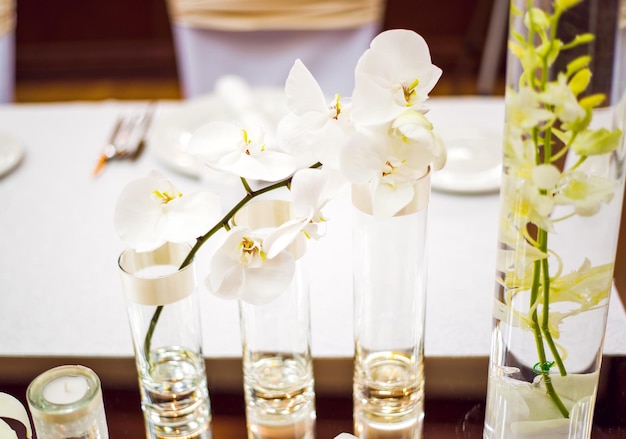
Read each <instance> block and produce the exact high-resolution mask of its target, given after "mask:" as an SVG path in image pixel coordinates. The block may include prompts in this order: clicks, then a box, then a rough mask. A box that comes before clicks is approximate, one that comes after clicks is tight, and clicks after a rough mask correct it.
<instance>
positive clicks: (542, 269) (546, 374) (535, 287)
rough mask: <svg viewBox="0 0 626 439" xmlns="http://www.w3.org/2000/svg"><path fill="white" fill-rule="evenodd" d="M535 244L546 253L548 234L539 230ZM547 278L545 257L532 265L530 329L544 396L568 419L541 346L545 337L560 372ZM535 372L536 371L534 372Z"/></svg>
mask: <svg viewBox="0 0 626 439" xmlns="http://www.w3.org/2000/svg"><path fill="white" fill-rule="evenodd" d="M537 243H538V244H539V248H540V249H541V250H542V251H544V252H546V251H547V248H548V232H546V231H545V230H543V229H541V228H539V230H538V232H537ZM542 274H543V276H542ZM549 277H550V274H549V272H548V260H547V257H546V258H544V259H542V260H538V261H535V262H534V263H533V282H532V286H531V290H530V306H531V309H532V310H533V311H532V314H531V328H532V331H533V334H534V336H535V345H536V347H537V357H538V359H539V363H538V365H539V369H540V372H538V373H541V375H542V377H543V382H544V385H545V386H546V394H547V395H548V397H549V398H550V399H551V400H552V402H553V403H554V405H556V407H557V409H558V410H559V412H561V415H563V417H564V418H569V411H568V410H567V408H566V407H565V405H563V401H561V398H560V397H559V395H558V393H557V392H556V390H555V388H554V386H553V385H552V378H551V377H550V367H551V364H549V363H548V360H547V357H546V350H545V347H544V345H543V340H544V337H545V339H546V343H547V344H548V346H550V349H551V352H552V354H553V355H554V358H555V362H556V363H557V364H560V366H559V369H560V370H561V367H563V363H562V361H561V357H560V355H559V353H558V351H557V350H556V347H555V346H554V341H553V340H552V334H550V331H549V329H548V321H549V320H548V317H549V314H550V302H549V300H550V283H549ZM542 280H543V285H542ZM546 280H547V281H546ZM540 287H542V288H541V289H542V293H543V309H542V314H543V318H542V323H543V325H544V326H545V331H544V330H542V327H541V326H540V325H539V317H538V313H537V308H538V307H537V306H536V305H537V301H538V300H539V290H540ZM552 347H554V349H552ZM535 372H537V371H536V370H535ZM561 374H562V375H564V374H565V368H563V369H562V370H561Z"/></svg>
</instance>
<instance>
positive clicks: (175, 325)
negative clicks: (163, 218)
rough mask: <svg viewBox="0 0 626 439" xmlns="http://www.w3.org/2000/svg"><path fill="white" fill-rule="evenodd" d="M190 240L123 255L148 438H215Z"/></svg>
mask: <svg viewBox="0 0 626 439" xmlns="http://www.w3.org/2000/svg"><path fill="white" fill-rule="evenodd" d="M188 253H189V246H188V245H185V244H173V243H167V244H165V245H163V246H162V247H160V248H158V249H156V250H154V251H149V252H136V251H134V250H127V251H125V252H123V253H122V255H121V256H120V258H119V267H120V272H121V277H122V286H123V292H124V297H125V299H126V306H127V311H128V320H129V323H130V329H131V334H132V338H133V344H134V349H135V360H136V365H137V373H138V378H139V389H140V392H141V407H142V411H143V414H144V419H145V423H146V434H147V437H148V438H151V439H153V438H159V439H160V438H196V439H210V438H211V437H212V433H211V404H210V400H209V393H208V389H207V380H206V371H205V363H204V356H203V354H202V331H201V327H200V314H199V306H198V295H197V281H196V273H195V265H194V263H193V262H192V263H191V264H189V265H187V266H186V267H184V268H182V269H179V267H180V265H181V264H182V262H183V260H184V259H185V257H186V256H187V254H188Z"/></svg>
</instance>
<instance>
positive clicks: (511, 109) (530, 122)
mask: <svg viewBox="0 0 626 439" xmlns="http://www.w3.org/2000/svg"><path fill="white" fill-rule="evenodd" d="M505 99H506V108H507V112H508V113H507V123H509V124H511V125H512V126H514V127H517V128H520V129H521V130H524V131H527V130H530V129H532V128H534V127H535V126H540V125H541V124H542V123H546V122H551V121H552V120H554V114H553V113H552V112H551V111H548V110H546V109H544V108H542V106H541V103H540V100H539V94H538V93H537V92H535V91H534V90H532V89H531V88H530V87H521V88H520V90H519V92H515V91H514V90H512V89H510V90H507V93H506V96H505Z"/></svg>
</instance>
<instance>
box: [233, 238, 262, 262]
mask: <svg viewBox="0 0 626 439" xmlns="http://www.w3.org/2000/svg"><path fill="white" fill-rule="evenodd" d="M239 252H240V259H241V262H243V263H244V264H249V263H250V262H252V261H253V260H254V259H256V258H261V261H264V260H265V252H264V251H263V250H262V249H261V247H260V246H259V245H258V243H257V242H255V241H254V240H253V239H250V238H248V237H246V236H244V237H243V238H242V240H241V242H240V243H239Z"/></svg>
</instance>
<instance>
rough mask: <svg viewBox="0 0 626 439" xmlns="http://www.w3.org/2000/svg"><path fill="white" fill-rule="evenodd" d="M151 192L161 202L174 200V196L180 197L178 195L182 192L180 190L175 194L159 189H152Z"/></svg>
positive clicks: (165, 202)
mask: <svg viewBox="0 0 626 439" xmlns="http://www.w3.org/2000/svg"><path fill="white" fill-rule="evenodd" d="M152 194H153V195H154V196H155V197H157V198H158V199H159V200H160V201H161V203H162V204H167V203H169V202H170V201H172V200H175V199H176V198H180V197H182V196H183V194H182V193H181V192H178V193H177V194H174V195H172V194H170V193H169V192H167V191H163V192H161V191H158V190H156V189H155V190H154V191H152Z"/></svg>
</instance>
